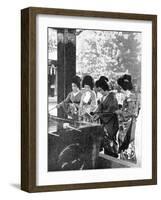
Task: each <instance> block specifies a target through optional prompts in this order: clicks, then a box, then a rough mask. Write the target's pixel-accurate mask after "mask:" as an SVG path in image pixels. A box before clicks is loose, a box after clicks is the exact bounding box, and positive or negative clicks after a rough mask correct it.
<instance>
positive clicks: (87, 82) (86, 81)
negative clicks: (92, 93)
mask: <svg viewBox="0 0 161 200" xmlns="http://www.w3.org/2000/svg"><path fill="white" fill-rule="evenodd" d="M84 85H89V86H90V88H91V90H92V89H93V87H94V80H93V78H92V77H91V76H89V75H87V76H85V77H84V78H83V81H82V87H84Z"/></svg>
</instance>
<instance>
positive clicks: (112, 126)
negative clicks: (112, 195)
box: [56, 74, 133, 157]
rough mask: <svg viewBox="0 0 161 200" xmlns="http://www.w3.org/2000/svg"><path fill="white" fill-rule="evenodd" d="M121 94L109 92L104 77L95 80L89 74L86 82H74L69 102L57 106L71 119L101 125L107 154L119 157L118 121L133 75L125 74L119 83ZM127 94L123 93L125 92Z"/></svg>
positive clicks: (76, 78)
mask: <svg viewBox="0 0 161 200" xmlns="http://www.w3.org/2000/svg"><path fill="white" fill-rule="evenodd" d="M117 84H118V88H119V89H118V91H117V92H115V91H113V90H111V89H110V85H109V80H108V78H107V77H105V76H101V77H100V78H99V79H98V80H96V81H95V83H94V80H93V78H92V77H91V76H90V75H86V76H85V77H84V78H83V80H81V79H80V77H78V76H75V77H73V80H72V85H71V87H72V91H71V92H70V93H69V94H68V95H67V97H66V99H65V100H64V101H62V102H61V103H59V104H57V106H56V107H57V108H59V109H63V111H64V112H65V113H66V114H67V116H68V117H69V118H72V119H74V120H81V121H86V122H98V121H99V122H100V123H101V124H102V126H103V128H104V132H105V134H104V141H103V144H102V147H103V149H104V153H105V154H108V155H112V156H115V157H117V156H118V143H117V141H118V138H116V137H117V132H118V130H119V128H120V126H119V119H120V116H121V114H120V113H121V110H122V108H123V105H124V102H125V99H126V96H128V95H129V91H130V90H132V88H133V87H132V81H131V76H130V75H128V74H125V75H123V76H122V77H120V78H119V79H118V80H117ZM122 91H124V92H122Z"/></svg>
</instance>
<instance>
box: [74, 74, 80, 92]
mask: <svg viewBox="0 0 161 200" xmlns="http://www.w3.org/2000/svg"><path fill="white" fill-rule="evenodd" d="M80 82H81V78H80V77H79V76H74V77H73V78H72V83H74V84H76V86H77V87H78V88H79V89H80Z"/></svg>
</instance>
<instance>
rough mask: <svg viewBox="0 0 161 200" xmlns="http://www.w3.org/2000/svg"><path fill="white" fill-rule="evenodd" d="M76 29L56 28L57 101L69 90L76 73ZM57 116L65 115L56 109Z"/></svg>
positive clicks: (65, 95)
mask: <svg viewBox="0 0 161 200" xmlns="http://www.w3.org/2000/svg"><path fill="white" fill-rule="evenodd" d="M75 32H76V29H58V33H57V37H58V103H60V102H61V101H63V100H64V99H65V98H66V97H67V95H68V94H69V92H70V91H71V83H72V78H73V76H75V74H76V34H75ZM58 116H59V117H66V116H65V115H64V113H63V111H62V110H60V109H59V110H58Z"/></svg>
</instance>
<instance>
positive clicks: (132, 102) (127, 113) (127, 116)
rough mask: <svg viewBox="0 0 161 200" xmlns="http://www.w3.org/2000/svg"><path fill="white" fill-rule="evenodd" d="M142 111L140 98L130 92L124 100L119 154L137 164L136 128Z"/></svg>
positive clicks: (119, 136)
mask: <svg viewBox="0 0 161 200" xmlns="http://www.w3.org/2000/svg"><path fill="white" fill-rule="evenodd" d="M139 110H140V98H139V96H138V95H137V94H135V93H131V92H129V94H128V95H127V96H126V99H125V100H124V103H123V107H122V113H121V114H120V115H119V124H120V128H119V130H120V131H119V134H118V142H119V153H120V158H121V159H124V160H129V161H132V162H136V155H135V128H136V121H137V116H138V114H139Z"/></svg>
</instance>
